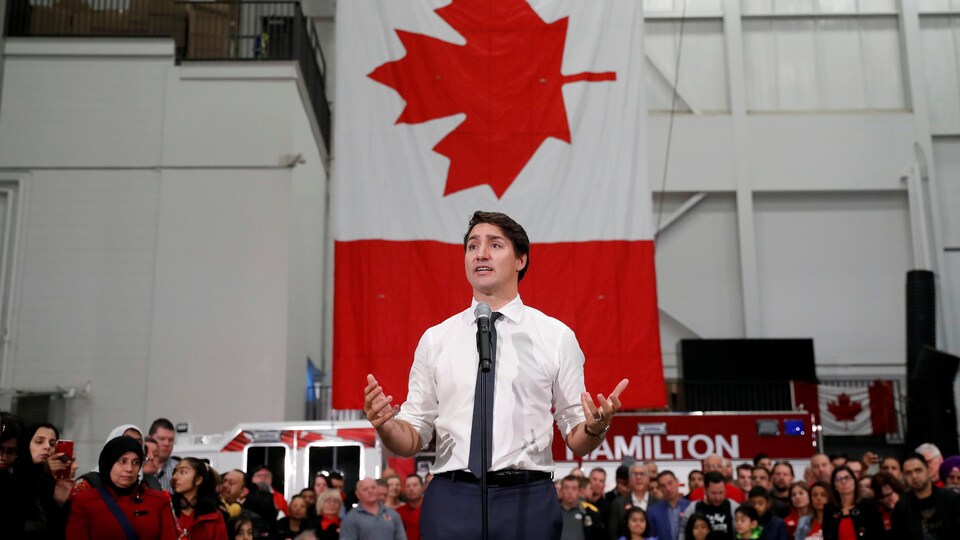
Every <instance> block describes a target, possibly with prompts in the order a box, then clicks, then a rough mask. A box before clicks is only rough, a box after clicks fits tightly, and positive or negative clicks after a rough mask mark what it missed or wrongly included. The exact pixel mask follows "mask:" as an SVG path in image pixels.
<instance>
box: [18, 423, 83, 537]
mask: <svg viewBox="0 0 960 540" xmlns="http://www.w3.org/2000/svg"><path fill="white" fill-rule="evenodd" d="M22 435H23V436H22V437H18V439H17V457H16V459H15V460H14V462H13V486H14V489H15V490H16V493H17V500H16V503H15V512H14V519H15V522H14V523H13V524H12V525H11V528H12V529H13V530H14V531H15V532H16V536H14V538H43V539H53V540H58V539H61V538H63V528H64V523H65V521H66V513H65V511H64V508H63V506H64V505H65V504H66V502H67V500H68V499H69V498H70V490H72V489H73V480H71V478H72V476H73V471H74V470H75V468H76V462H75V461H71V460H69V459H64V458H65V456H64V455H63V454H55V453H54V450H55V449H56V446H57V439H59V438H60V432H59V431H58V430H57V428H56V427H54V426H53V425H52V424H36V425H33V426H30V427H28V428H27V429H25V430H24V431H23V432H22ZM4 525H5V526H6V525H7V524H4Z"/></svg>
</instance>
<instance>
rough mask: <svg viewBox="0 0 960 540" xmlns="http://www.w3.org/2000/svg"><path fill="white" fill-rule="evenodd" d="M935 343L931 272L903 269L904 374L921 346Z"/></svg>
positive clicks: (934, 293) (934, 305)
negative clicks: (905, 293)
mask: <svg viewBox="0 0 960 540" xmlns="http://www.w3.org/2000/svg"><path fill="white" fill-rule="evenodd" d="M936 346H937V300H936V284H935V282H934V275H933V272H931V271H929V270H911V271H909V272H907V376H908V377H909V376H910V375H911V374H912V373H913V371H914V369H915V368H916V365H917V357H918V356H919V355H920V351H922V350H923V348H924V347H933V348H936Z"/></svg>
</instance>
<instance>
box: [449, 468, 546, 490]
mask: <svg viewBox="0 0 960 540" xmlns="http://www.w3.org/2000/svg"><path fill="white" fill-rule="evenodd" d="M436 476H440V477H443V478H447V479H449V480H453V481H454V482H466V483H468V484H478V485H479V484H480V479H479V478H477V477H476V476H474V474H473V473H472V472H469V471H464V470H462V469H461V470H459V471H447V472H442V473H437V474H436ZM552 479H553V473H548V472H546V471H524V470H520V469H504V470H502V471H492V472H488V473H487V485H488V486H490V487H510V486H521V485H524V484H530V483H532V482H539V481H541V480H552Z"/></svg>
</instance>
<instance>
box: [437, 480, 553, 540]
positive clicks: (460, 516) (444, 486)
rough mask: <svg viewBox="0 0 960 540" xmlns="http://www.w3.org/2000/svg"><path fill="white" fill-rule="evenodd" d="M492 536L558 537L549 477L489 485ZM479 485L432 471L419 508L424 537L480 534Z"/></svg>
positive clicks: (475, 539) (468, 539)
mask: <svg viewBox="0 0 960 540" xmlns="http://www.w3.org/2000/svg"><path fill="white" fill-rule="evenodd" d="M488 494H489V499H488V500H489V501H490V502H489V527H488V530H489V531H490V539H491V540H494V539H495V540H513V539H516V540H557V539H558V538H560V533H561V532H562V530H563V517H562V516H561V515H560V503H559V501H558V500H557V490H556V488H555V487H554V486H553V482H551V481H550V480H540V481H537V482H532V483H530V484H524V485H521V486H513V487H491V488H488ZM480 532H481V524H480V485H479V484H470V483H467V482H455V481H453V480H451V479H449V478H444V477H440V476H436V477H434V478H433V480H431V481H430V485H429V486H427V492H426V493H425V494H424V496H423V508H422V509H421V510H420V537H421V538H423V540H450V539H455V540H480Z"/></svg>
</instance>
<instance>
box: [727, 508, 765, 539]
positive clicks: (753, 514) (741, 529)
mask: <svg viewBox="0 0 960 540" xmlns="http://www.w3.org/2000/svg"><path fill="white" fill-rule="evenodd" d="M733 526H734V530H735V531H736V532H737V538H760V533H762V532H763V527H761V526H760V516H759V515H758V514H757V511H756V510H754V508H753V507H752V506H749V505H743V506H740V507H738V508H737V511H736V512H735V517H734V522H733Z"/></svg>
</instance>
